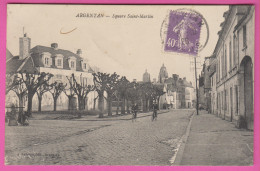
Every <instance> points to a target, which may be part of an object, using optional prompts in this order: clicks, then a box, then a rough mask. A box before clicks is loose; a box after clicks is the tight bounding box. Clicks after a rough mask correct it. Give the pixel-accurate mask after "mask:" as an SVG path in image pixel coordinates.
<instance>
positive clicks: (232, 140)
mask: <svg viewBox="0 0 260 171" xmlns="http://www.w3.org/2000/svg"><path fill="white" fill-rule="evenodd" d="M186 138H187V141H186V140H185V138H184V139H183V142H182V144H181V147H180V149H179V151H178V153H177V157H176V160H175V162H174V165H211V166H225V165H233V166H234V165H239V166H241V165H253V131H248V130H243V129H237V128H235V125H234V124H233V123H231V122H228V121H225V120H222V119H221V118H218V117H216V116H215V115H212V114H208V113H207V112H206V111H200V113H199V115H196V113H194V116H193V118H192V120H191V124H190V129H189V128H188V130H187V137H186ZM185 141H186V142H185Z"/></svg>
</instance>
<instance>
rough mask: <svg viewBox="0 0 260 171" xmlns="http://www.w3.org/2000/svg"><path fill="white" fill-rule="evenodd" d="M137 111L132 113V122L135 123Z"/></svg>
mask: <svg viewBox="0 0 260 171" xmlns="http://www.w3.org/2000/svg"><path fill="white" fill-rule="evenodd" d="M136 116H137V111H132V122H134V121H136Z"/></svg>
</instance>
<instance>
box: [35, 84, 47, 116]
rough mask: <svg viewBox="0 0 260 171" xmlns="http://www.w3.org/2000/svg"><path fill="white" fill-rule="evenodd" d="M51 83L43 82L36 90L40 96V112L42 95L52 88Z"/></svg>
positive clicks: (39, 110) (40, 109) (39, 109)
mask: <svg viewBox="0 0 260 171" xmlns="http://www.w3.org/2000/svg"><path fill="white" fill-rule="evenodd" d="M50 88H51V87H50V85H49V84H48V83H46V84H42V85H41V86H40V87H39V88H38V89H37V91H36V93H37V97H38V112H41V111H42V96H43V94H44V93H46V92H47V91H49V90H50Z"/></svg>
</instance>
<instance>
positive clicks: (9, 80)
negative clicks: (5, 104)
mask: <svg viewBox="0 0 260 171" xmlns="http://www.w3.org/2000/svg"><path fill="white" fill-rule="evenodd" d="M16 77H17V74H12V73H6V79H5V84H6V85H5V94H8V93H9V91H10V90H12V89H13V88H14V87H15V86H17V85H19V84H20V82H19V81H16V80H15V78H16Z"/></svg>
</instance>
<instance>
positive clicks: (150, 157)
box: [5, 110, 193, 165]
mask: <svg viewBox="0 0 260 171" xmlns="http://www.w3.org/2000/svg"><path fill="white" fill-rule="evenodd" d="M192 113H193V110H174V111H169V112H167V113H162V114H160V115H159V116H158V120H157V121H154V122H152V121H151V117H150V116H147V115H148V114H139V116H140V118H138V119H137V121H136V122H132V121H131V120H128V119H129V118H130V117H131V116H130V115H128V116H122V117H117V118H107V119H98V118H93V117H92V118H90V119H89V118H82V119H80V120H70V121H67V120H31V122H30V126H28V127H8V126H7V127H6V138H5V139H6V140H5V144H6V146H5V162H6V164H9V165H171V162H170V160H171V158H172V157H174V153H175V151H176V147H177V146H178V143H179V142H180V140H181V138H182V136H183V135H184V134H185V132H186V128H187V125H188V123H189V120H190V118H191V115H192Z"/></svg>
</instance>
